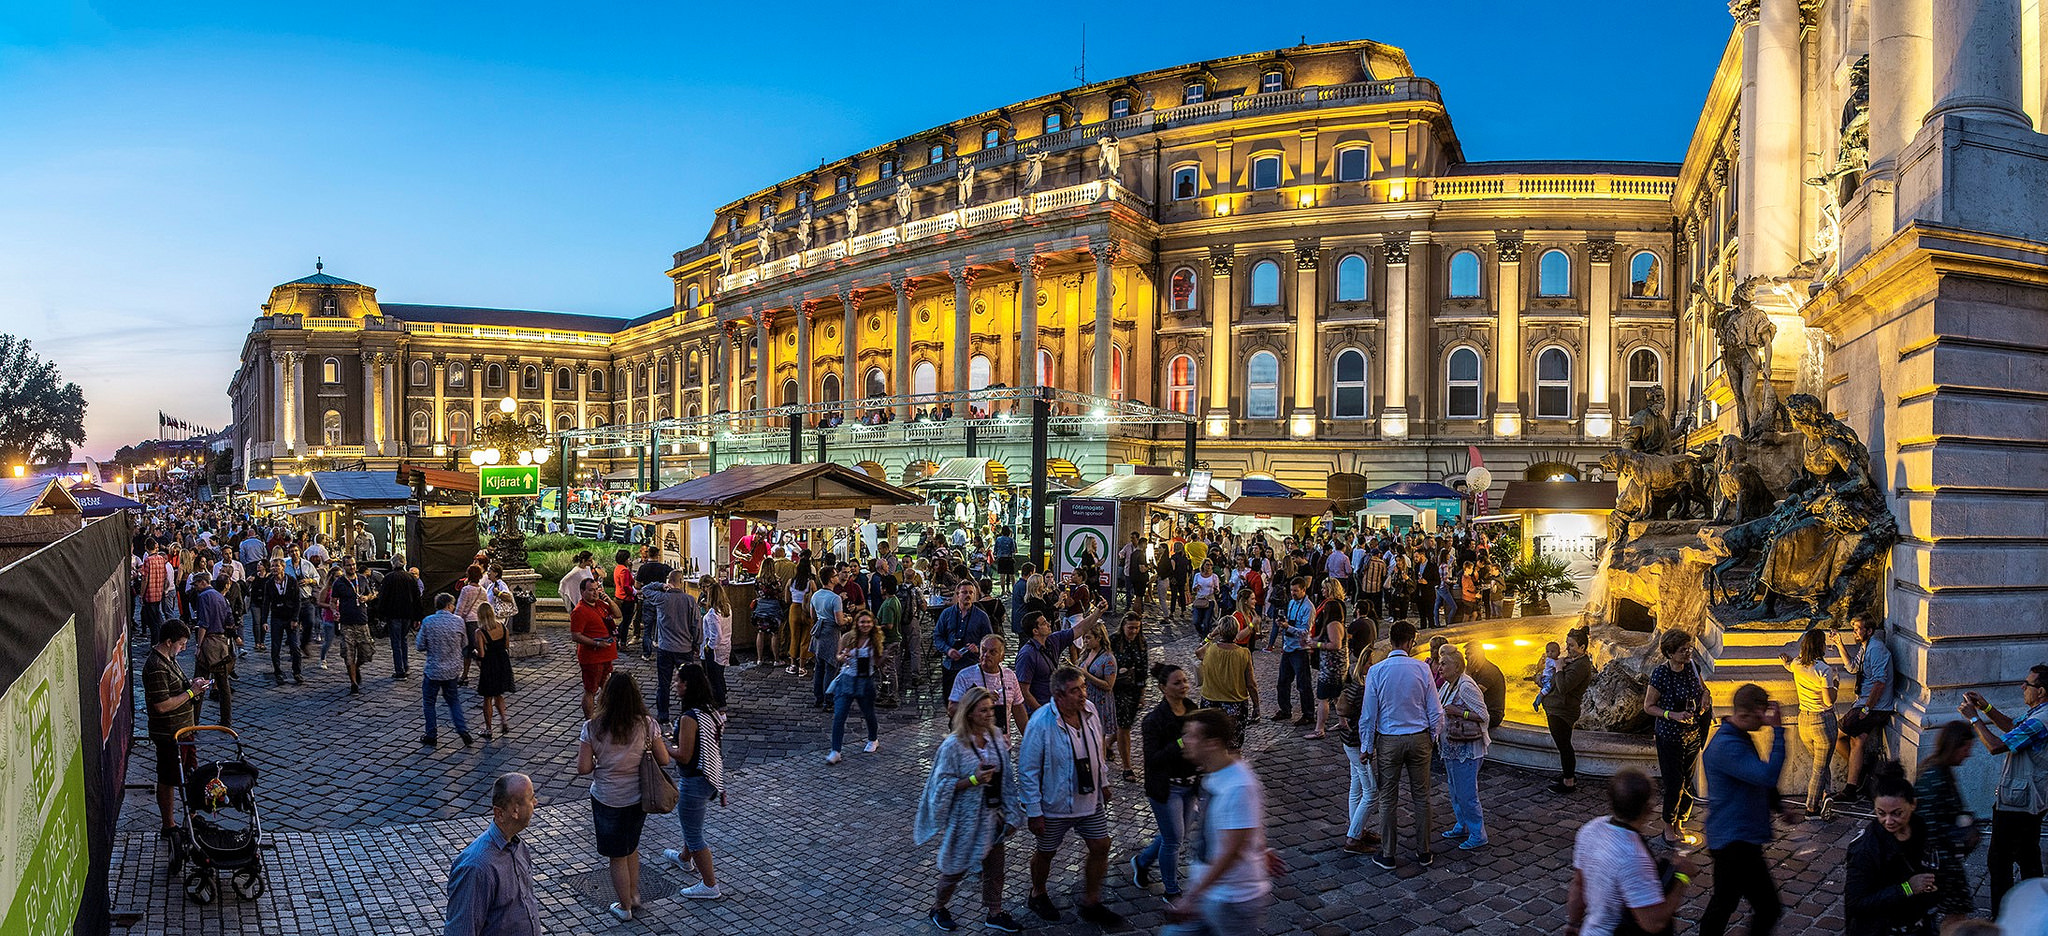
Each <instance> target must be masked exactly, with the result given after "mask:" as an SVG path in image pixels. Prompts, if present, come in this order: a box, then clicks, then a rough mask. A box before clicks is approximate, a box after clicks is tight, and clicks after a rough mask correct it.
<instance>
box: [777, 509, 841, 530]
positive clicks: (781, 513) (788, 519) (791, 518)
mask: <svg viewBox="0 0 2048 936" xmlns="http://www.w3.org/2000/svg"><path fill="white" fill-rule="evenodd" d="M859 522H860V517H859V516H857V515H855V514H854V512H853V508H851V507H825V508H815V509H810V510H778V511H776V512H775V528H776V529H778V530H821V529H827V528H831V527H844V526H852V525H854V524H856V523H859Z"/></svg>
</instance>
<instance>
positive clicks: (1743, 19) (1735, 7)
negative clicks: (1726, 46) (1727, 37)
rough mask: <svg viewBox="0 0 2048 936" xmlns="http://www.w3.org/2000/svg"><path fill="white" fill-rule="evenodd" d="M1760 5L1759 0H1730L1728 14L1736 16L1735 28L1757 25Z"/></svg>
mask: <svg viewBox="0 0 2048 936" xmlns="http://www.w3.org/2000/svg"><path fill="white" fill-rule="evenodd" d="M1759 5H1760V4H1759V3H1758V0H1728V15H1729V16H1732V17H1734V18H1735V28H1737V29H1742V28H1745V27H1749V26H1754V25H1756V17H1757V7H1758V6H1759Z"/></svg>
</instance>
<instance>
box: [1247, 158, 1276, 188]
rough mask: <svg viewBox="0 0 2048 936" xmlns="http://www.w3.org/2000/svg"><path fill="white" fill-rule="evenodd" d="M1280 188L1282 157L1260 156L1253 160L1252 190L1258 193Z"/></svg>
mask: <svg viewBox="0 0 2048 936" xmlns="http://www.w3.org/2000/svg"><path fill="white" fill-rule="evenodd" d="M1279 187H1280V157H1278V156H1260V157H1258V158H1256V159H1253V160H1252V188H1253V189H1254V190H1257V191H1264V190H1266V189H1276V188H1279Z"/></svg>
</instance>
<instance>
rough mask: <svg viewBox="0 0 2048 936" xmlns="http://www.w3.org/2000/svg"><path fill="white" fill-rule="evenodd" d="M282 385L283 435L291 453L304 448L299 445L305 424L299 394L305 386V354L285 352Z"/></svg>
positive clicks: (302, 405)
mask: <svg viewBox="0 0 2048 936" xmlns="http://www.w3.org/2000/svg"><path fill="white" fill-rule="evenodd" d="M284 376H285V385H284V433H285V447H286V448H287V449H288V450H290V451H293V452H297V451H299V450H301V449H302V448H304V446H303V445H301V444H300V441H299V440H300V436H301V435H303V433H302V432H301V426H302V425H303V424H304V423H305V413H304V409H305V407H304V404H303V403H301V402H300V400H299V393H300V392H301V391H302V390H303V389H304V388H305V386H306V353H305V352H304V351H287V352H285V368H284Z"/></svg>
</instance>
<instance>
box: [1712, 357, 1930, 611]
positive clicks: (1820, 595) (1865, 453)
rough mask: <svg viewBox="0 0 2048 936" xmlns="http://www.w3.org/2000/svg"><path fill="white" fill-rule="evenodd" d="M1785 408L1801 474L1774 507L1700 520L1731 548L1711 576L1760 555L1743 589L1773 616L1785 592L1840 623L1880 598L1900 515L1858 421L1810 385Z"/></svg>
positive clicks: (1716, 546)
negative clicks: (1732, 519)
mask: <svg viewBox="0 0 2048 936" xmlns="http://www.w3.org/2000/svg"><path fill="white" fill-rule="evenodd" d="M1785 408H1786V412H1787V414H1788V415H1789V416H1790V418H1791V422H1792V427H1793V428H1794V429H1796V430H1797V431H1798V432H1799V433H1800V434H1801V435H1802V436H1804V437H1805V441H1806V452H1805V458H1804V461H1803V463H1802V465H1801V468H1802V471H1801V477H1800V478H1798V479H1797V480H1795V481H1794V482H1793V484H1792V487H1791V490H1790V491H1789V492H1788V493H1787V496H1786V497H1785V499H1784V500H1783V501H1781V502H1779V504H1778V506H1777V509H1775V510H1773V511H1772V512H1771V513H1770V514H1769V515H1767V516H1764V517H1761V518H1759V519H1756V520H1752V521H1749V522H1748V523H1742V524H1738V525H1736V526H1732V527H1728V528H1726V529H1724V530H1719V531H1716V530H1713V529H1707V530H1701V531H1700V539H1701V541H1702V542H1704V543H1706V545H1707V546H1708V548H1710V549H1711V550H1712V551H1713V553H1714V554H1715V555H1717V556H1721V557H1724V558H1723V561H1722V562H1721V563H1719V564H1717V565H1716V566H1715V568H1714V570H1713V571H1712V572H1710V573H1709V575H1710V576H1712V577H1715V578H1718V577H1719V575H1720V574H1722V573H1724V572H1726V571H1728V570H1729V569H1730V568H1732V567H1733V566H1734V565H1735V564H1736V563H1738V562H1740V561H1743V560H1745V559H1750V558H1754V559H1755V560H1756V568H1755V571H1754V572H1752V573H1751V575H1750V578H1749V587H1748V590H1747V591H1746V592H1745V593H1744V594H1743V595H1741V596H1738V597H1740V598H1743V599H1745V600H1750V601H1754V600H1758V599H1761V601H1762V602H1763V614H1764V616H1765V617H1766V618H1769V617H1773V616H1774V615H1775V600H1776V599H1777V598H1779V597H1786V598H1792V599H1795V600H1798V601H1801V602H1804V603H1805V604H1806V605H1807V606H1808V607H1809V608H1810V610H1811V613H1812V615H1813V616H1814V617H1821V616H1825V617H1827V618H1828V619H1829V620H1830V621H1831V622H1832V623H1834V624H1836V625H1839V624H1841V623H1842V622H1843V621H1846V620H1847V619H1848V617H1849V616H1850V615H1851V614H1854V613H1856V612H1858V611H1862V610H1864V609H1866V608H1867V607H1868V606H1869V605H1870V603H1872V602H1873V601H1875V599H1876V595H1877V592H1878V585H1879V576H1880V574H1881V573H1882V572H1883V569H1884V562H1883V560H1882V556H1883V554H1884V553H1885V552H1886V551H1887V550H1889V549H1890V548H1891V546H1892V544H1893V543H1896V542H1897V541H1898V538H1899V527H1898V521H1897V519H1896V518H1894V517H1893V516H1892V512H1891V509H1890V508H1889V507H1887V506H1886V505H1885V502H1884V493H1883V491H1882V490H1881V489H1880V488H1879V487H1878V486H1877V482H1876V479H1875V478H1874V477H1873V476H1872V475H1871V472H1870V450H1869V449H1867V448H1865V447H1864V446H1863V443H1862V442H1861V441H1860V440H1859V439H1857V437H1856V432H1855V430H1852V429H1850V428H1849V427H1848V426H1847V425H1844V424H1843V423H1842V421H1841V420H1838V419H1836V418H1834V417H1833V416H1831V415H1829V414H1828V413H1827V412H1826V411H1825V410H1823V409H1822V408H1821V404H1820V400H1819V399H1817V398H1815V397H1814V396H1812V395H1811V394H1805V393H1796V394H1793V395H1792V396H1791V397H1789V398H1788V399H1786V401H1785Z"/></svg>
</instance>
